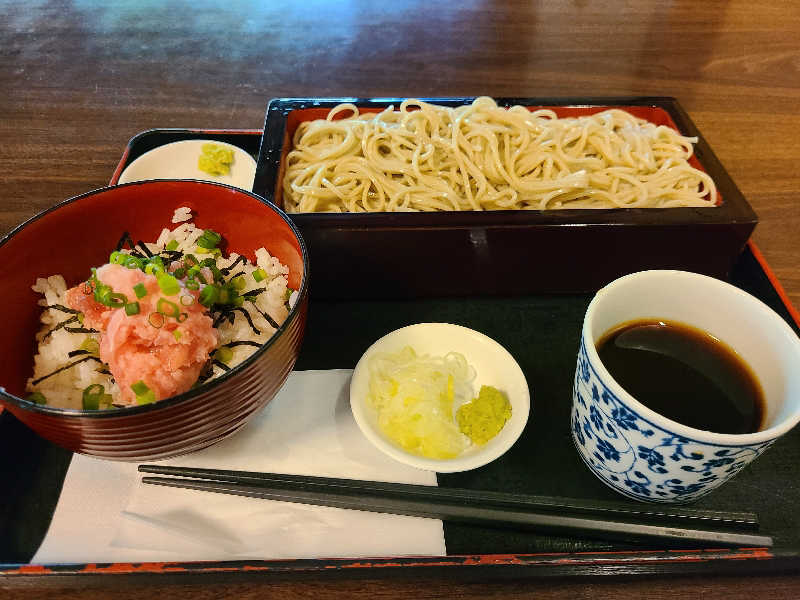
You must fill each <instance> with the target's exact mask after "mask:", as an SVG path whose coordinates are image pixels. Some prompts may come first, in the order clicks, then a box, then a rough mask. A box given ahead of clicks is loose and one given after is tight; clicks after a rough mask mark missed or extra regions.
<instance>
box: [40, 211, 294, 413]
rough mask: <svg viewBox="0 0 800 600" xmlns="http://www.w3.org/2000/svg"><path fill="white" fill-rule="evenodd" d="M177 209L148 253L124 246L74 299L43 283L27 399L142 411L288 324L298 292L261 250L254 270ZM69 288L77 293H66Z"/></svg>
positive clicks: (56, 282) (125, 239)
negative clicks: (171, 223)
mask: <svg viewBox="0 0 800 600" xmlns="http://www.w3.org/2000/svg"><path fill="white" fill-rule="evenodd" d="M191 219H192V216H191V211H190V209H189V208H187V207H180V208H178V209H177V210H176V211H175V214H174V216H173V219H172V222H173V228H172V229H170V228H164V229H163V230H162V232H161V235H160V236H159V237H158V239H157V240H155V241H153V242H141V241H136V242H134V240H132V239H130V237H129V236H128V234H124V235H123V236H122V238H121V239H120V243H119V244H118V248H117V249H116V250H115V251H113V252H111V254H110V256H109V263H108V264H106V265H103V266H100V267H98V268H96V269H95V268H93V269H91V272H90V270H89V269H90V267H91V266H92V265H87V275H88V277H87V280H86V281H84V282H80V283H79V284H78V285H76V286H74V287H71V288H70V287H68V285H67V282H66V281H65V280H64V278H63V277H62V276H61V275H59V274H54V275H52V276H49V277H46V278H44V277H40V278H38V279H37V280H36V282H35V283H34V284H33V287H32V289H33V290H34V291H35V292H38V293H39V294H41V295H42V298H41V300H39V304H40V305H41V306H42V307H43V310H42V314H41V329H40V331H39V332H38V333H37V334H36V341H37V353H36V355H35V357H34V369H33V375H32V376H31V377H30V378H29V379H28V381H27V386H26V391H27V392H28V393H29V395H28V399H29V400H32V401H34V402H36V403H37V404H42V405H47V406H51V407H57V408H71V409H84V410H94V409H100V410H102V409H113V408H121V407H126V406H135V405H140V404H148V403H152V402H157V401H160V400H164V399H166V398H168V397H172V396H174V395H177V394H181V393H183V392H185V391H187V390H189V389H191V388H193V387H195V386H197V385H200V384H202V383H204V382H205V381H208V380H211V379H214V378H216V377H218V376H220V375H222V374H224V373H226V372H227V371H229V370H231V369H232V368H234V367H235V366H236V365H238V364H239V363H241V362H242V361H244V360H245V359H247V358H248V357H249V356H250V355H252V354H253V353H254V352H255V351H256V350H257V349H258V348H259V347H260V346H261V345H262V344H264V343H265V342H267V341H268V340H269V339H270V338H271V337H272V335H273V334H274V333H275V332H276V331H277V330H278V328H279V327H280V326H281V324H282V323H283V322H284V321H285V320H286V318H287V316H288V314H289V311H290V310H291V308H292V307H293V306H294V304H295V302H296V301H297V297H298V292H297V291H295V290H292V289H290V288H289V287H288V275H289V269H288V267H287V266H285V265H283V264H281V262H280V260H278V259H277V258H276V257H274V256H271V255H270V253H269V252H268V251H267V250H266V249H265V248H263V247H262V248H259V249H257V250H255V257H256V262H255V263H251V262H250V261H249V260H248V259H247V257H246V256H244V255H240V254H237V253H236V252H235V249H233V248H231V249H228V250H230V251H229V252H227V253H226V252H223V250H222V249H221V247H224V241H223V240H222V236H220V235H219V234H218V233H216V232H214V231H213V230H210V229H202V228H199V227H196V226H195V225H194V223H193V222H192V221H191ZM73 283H75V282H73Z"/></svg>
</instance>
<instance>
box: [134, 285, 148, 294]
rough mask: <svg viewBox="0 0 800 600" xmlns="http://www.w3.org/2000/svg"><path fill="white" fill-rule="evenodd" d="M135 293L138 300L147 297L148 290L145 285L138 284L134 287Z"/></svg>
mask: <svg viewBox="0 0 800 600" xmlns="http://www.w3.org/2000/svg"><path fill="white" fill-rule="evenodd" d="M133 293H134V294H136V297H137V298H144V297H145V296H147V288H146V287H144V284H143V283H137V284H136V285H135V286H133Z"/></svg>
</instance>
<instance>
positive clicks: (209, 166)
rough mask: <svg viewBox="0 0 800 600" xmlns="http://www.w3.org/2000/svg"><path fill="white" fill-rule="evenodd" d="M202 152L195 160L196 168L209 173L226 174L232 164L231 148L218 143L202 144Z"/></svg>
mask: <svg viewBox="0 0 800 600" xmlns="http://www.w3.org/2000/svg"><path fill="white" fill-rule="evenodd" d="M201 148H202V153H201V154H200V158H199V159H198V160H197V168H199V169H200V170H201V171H203V172H204V173H208V174H209V175H227V174H228V173H230V172H231V165H232V164H233V150H232V149H231V148H226V147H225V146H221V145H219V144H213V143H210V142H209V143H207V144H203V145H202V147H201Z"/></svg>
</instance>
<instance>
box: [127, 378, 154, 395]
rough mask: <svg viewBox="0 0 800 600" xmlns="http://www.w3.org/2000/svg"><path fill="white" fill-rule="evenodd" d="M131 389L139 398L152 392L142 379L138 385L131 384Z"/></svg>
mask: <svg viewBox="0 0 800 600" xmlns="http://www.w3.org/2000/svg"><path fill="white" fill-rule="evenodd" d="M131 389H132V390H133V393H134V394H136V395H137V396H141V395H142V394H144V393H145V392H149V391H150V388H149V387H147V384H146V383H145V382H144V381H142V380H141V379H140V380H139V381H137V382H136V383H133V384H131Z"/></svg>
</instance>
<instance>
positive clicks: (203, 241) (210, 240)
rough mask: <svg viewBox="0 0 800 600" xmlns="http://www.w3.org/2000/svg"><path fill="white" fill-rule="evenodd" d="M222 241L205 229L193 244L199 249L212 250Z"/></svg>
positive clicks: (211, 231)
mask: <svg viewBox="0 0 800 600" xmlns="http://www.w3.org/2000/svg"><path fill="white" fill-rule="evenodd" d="M221 241H222V236H221V235H220V234H218V233H217V232H216V231H214V230H212V229H206V230H205V231H203V234H202V235H201V236H200V237H199V238H197V242H195V243H196V244H197V245H198V246H199V247H200V248H205V249H207V250H212V249H214V248H216V247H217V244H219V243H220V242H221Z"/></svg>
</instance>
